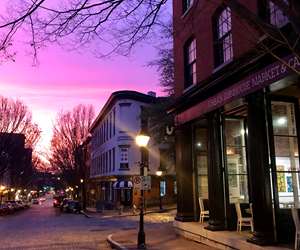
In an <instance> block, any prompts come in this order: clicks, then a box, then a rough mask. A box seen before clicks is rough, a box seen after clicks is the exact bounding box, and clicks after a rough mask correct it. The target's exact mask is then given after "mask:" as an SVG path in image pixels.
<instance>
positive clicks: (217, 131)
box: [206, 110, 225, 231]
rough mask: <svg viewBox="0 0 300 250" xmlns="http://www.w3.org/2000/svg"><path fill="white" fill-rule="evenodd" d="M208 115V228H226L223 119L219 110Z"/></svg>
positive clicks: (212, 229)
mask: <svg viewBox="0 0 300 250" xmlns="http://www.w3.org/2000/svg"><path fill="white" fill-rule="evenodd" d="M207 117H208V199H209V221H208V226H207V227H206V229H208V230H211V231H218V230H224V229H225V202H224V187H223V161H222V140H221V119H220V112H219V111H218V110H216V111H213V112H211V113H209V114H208V115H207Z"/></svg>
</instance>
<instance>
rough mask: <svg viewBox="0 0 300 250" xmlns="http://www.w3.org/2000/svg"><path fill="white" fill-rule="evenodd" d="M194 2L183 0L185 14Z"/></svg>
mask: <svg viewBox="0 0 300 250" xmlns="http://www.w3.org/2000/svg"><path fill="white" fill-rule="evenodd" d="M193 2H194V0H183V1H182V6H183V13H185V12H186V11H187V10H188V9H189V8H190V7H191V6H192V5H193Z"/></svg>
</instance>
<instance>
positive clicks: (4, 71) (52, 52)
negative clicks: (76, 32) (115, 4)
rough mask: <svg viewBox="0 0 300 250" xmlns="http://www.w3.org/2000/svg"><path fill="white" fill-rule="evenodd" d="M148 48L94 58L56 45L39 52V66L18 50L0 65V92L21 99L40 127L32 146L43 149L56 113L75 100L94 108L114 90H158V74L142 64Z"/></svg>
mask: <svg viewBox="0 0 300 250" xmlns="http://www.w3.org/2000/svg"><path fill="white" fill-rule="evenodd" d="M155 53H156V51H155V50H154V49H153V48H152V47H140V48H137V49H136V51H135V53H134V54H133V55H131V56H130V57H129V58H126V57H121V56H116V57H113V58H109V59H98V58H96V57H95V56H93V55H92V54H91V53H88V52H87V53H82V52H81V53H79V52H68V51H66V50H63V49H62V48H59V47H51V48H46V49H43V50H42V51H40V53H39V65H38V66H32V57H30V56H28V55H26V53H25V52H19V53H18V55H17V57H16V62H6V63H3V64H2V65H0V95H2V96H5V97H11V98H14V99H15V98H18V99H20V100H22V101H23V102H24V103H25V104H26V105H27V106H28V107H29V108H30V109H31V111H32V115H33V120H34V121H35V122H36V123H38V124H39V126H40V127H41V129H42V139H41V141H40V143H39V145H38V150H45V149H48V148H49V143H50V139H51V132H52V126H53V122H54V120H55V116H56V114H57V112H59V111H61V110H70V109H72V107H74V106H75V105H77V104H80V103H83V104H92V105H94V107H95V110H96V112H99V111H100V109H101V107H102V106H103V104H104V103H105V101H106V100H107V98H108V97H109V95H110V94H111V93H112V92H113V91H116V90H124V89H130V90H136V91H140V92H144V93H146V92H147V91H150V90H151V91H156V92H157V93H158V94H159V93H160V88H159V86H158V76H157V73H156V71H155V69H154V68H149V67H147V66H146V65H147V63H148V62H149V61H150V60H151V59H153V58H155V56H156V55H155Z"/></svg>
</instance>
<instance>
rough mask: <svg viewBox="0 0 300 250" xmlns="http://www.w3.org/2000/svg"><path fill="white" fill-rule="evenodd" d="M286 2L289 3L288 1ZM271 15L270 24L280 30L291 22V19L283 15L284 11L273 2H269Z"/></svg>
mask: <svg viewBox="0 0 300 250" xmlns="http://www.w3.org/2000/svg"><path fill="white" fill-rule="evenodd" d="M284 1H285V2H287V1H286V0H284ZM269 15H270V23H271V24H273V25H274V26H276V27H278V28H281V27H282V26H284V25H286V24H287V23H288V22H289V19H288V18H287V17H286V16H285V15H284V14H283V13H282V10H281V9H280V8H279V7H278V6H277V5H276V4H274V3H273V2H272V1H269Z"/></svg>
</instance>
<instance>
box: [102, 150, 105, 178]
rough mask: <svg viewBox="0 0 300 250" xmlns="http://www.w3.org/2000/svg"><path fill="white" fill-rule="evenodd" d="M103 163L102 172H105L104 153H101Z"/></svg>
mask: <svg viewBox="0 0 300 250" xmlns="http://www.w3.org/2000/svg"><path fill="white" fill-rule="evenodd" d="M101 165H102V174H104V173H105V169H104V154H102V155H101Z"/></svg>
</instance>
